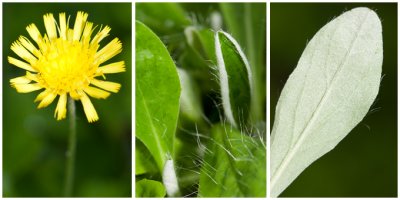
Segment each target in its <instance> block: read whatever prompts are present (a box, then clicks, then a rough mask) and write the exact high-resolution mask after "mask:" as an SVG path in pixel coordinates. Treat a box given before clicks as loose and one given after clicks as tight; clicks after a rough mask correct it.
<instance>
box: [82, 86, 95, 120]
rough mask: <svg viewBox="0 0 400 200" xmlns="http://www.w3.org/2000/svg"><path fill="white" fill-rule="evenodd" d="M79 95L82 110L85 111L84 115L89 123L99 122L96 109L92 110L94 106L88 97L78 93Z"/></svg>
mask: <svg viewBox="0 0 400 200" xmlns="http://www.w3.org/2000/svg"><path fill="white" fill-rule="evenodd" d="M80 95H81V102H82V105H83V110H84V111H85V115H86V118H87V120H88V121H89V123H92V122H95V121H97V120H99V116H98V115H97V112H96V109H94V106H93V104H92V102H91V101H90V99H89V97H88V96H87V95H86V94H85V93H84V92H80Z"/></svg>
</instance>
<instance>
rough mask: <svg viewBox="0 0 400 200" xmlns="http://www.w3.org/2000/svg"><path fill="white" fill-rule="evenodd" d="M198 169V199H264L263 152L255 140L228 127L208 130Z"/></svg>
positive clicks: (261, 146) (256, 139)
mask: <svg viewBox="0 0 400 200" xmlns="http://www.w3.org/2000/svg"><path fill="white" fill-rule="evenodd" d="M211 135H212V138H211V139H210V141H209V142H208V145H207V149H206V152H205V156H204V161H203V164H202V167H201V173H200V183H199V193H198V196H199V197H265V195H266V149H265V146H264V144H263V143H262V142H261V141H262V140H261V139H260V138H258V137H255V138H253V137H250V136H247V135H245V134H242V133H241V132H239V131H238V130H236V129H234V128H232V127H231V126H230V125H227V126H224V125H215V126H214V127H213V129H212V130H211Z"/></svg>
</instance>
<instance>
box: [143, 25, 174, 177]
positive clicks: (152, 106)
mask: <svg viewBox="0 0 400 200" xmlns="http://www.w3.org/2000/svg"><path fill="white" fill-rule="evenodd" d="M179 96H180V84H179V78H178V72H177V70H176V67H175V64H174V62H173V61H172V59H171V57H170V55H169V53H168V51H167V49H166V48H165V46H164V45H163V43H162V42H161V40H160V39H159V38H158V37H157V36H156V35H155V34H154V33H153V32H152V31H151V30H150V29H149V28H147V27H146V26H145V25H144V24H142V23H140V22H136V132H135V134H136V137H137V138H139V139H140V141H142V142H143V144H144V145H145V146H146V147H147V149H148V150H149V151H150V153H151V155H152V156H153V157H154V160H155V161H156V163H157V166H158V169H159V170H160V172H162V171H163V168H164V165H165V162H166V160H167V159H168V158H169V157H170V156H171V155H173V142H174V136H175V130H176V125H177V119H178V114H179Z"/></svg>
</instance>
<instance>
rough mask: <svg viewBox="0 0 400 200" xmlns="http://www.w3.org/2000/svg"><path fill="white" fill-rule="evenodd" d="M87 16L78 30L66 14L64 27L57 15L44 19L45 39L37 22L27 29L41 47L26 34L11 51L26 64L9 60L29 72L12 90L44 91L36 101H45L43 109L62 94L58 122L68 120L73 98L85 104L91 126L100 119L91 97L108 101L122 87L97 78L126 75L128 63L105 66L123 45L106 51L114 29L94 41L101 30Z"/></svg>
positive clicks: (82, 16) (79, 15) (113, 45)
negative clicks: (104, 43)
mask: <svg viewBox="0 0 400 200" xmlns="http://www.w3.org/2000/svg"><path fill="white" fill-rule="evenodd" d="M87 18H88V14H87V13H84V12H78V13H77V16H76V20H75V24H74V27H73V28H70V27H69V18H68V21H67V20H66V17H65V13H60V16H59V24H57V21H56V20H55V19H54V17H53V14H51V13H49V14H46V15H44V16H43V19H44V25H45V28H46V32H47V35H46V34H44V35H43V36H42V35H41V34H40V32H39V30H38V28H37V27H36V26H35V24H30V25H29V26H27V27H26V30H27V31H28V33H29V35H30V37H31V38H32V39H33V41H35V43H36V44H37V45H34V44H32V43H31V42H30V41H29V39H28V38H26V37H24V36H20V37H19V39H18V40H17V41H15V42H14V43H13V44H12V45H11V50H12V51H14V52H15V53H16V54H17V55H18V56H19V57H20V58H22V60H19V59H16V58H13V57H8V62H9V63H11V64H13V65H15V66H17V67H20V68H22V69H25V70H27V71H26V75H25V76H20V77H17V78H13V79H11V80H10V83H11V86H12V87H15V89H16V90H17V91H18V92H20V93H28V92H32V91H36V90H41V89H44V90H43V91H42V92H41V93H40V94H39V95H38V96H37V98H36V99H35V102H37V101H40V103H39V105H38V108H43V107H46V106H48V105H49V104H51V103H52V102H53V101H54V99H55V98H56V97H57V96H60V98H59V99H58V103H57V107H56V110H55V113H54V117H56V116H57V120H61V119H63V118H65V117H66V114H67V109H66V104H67V97H68V95H69V96H70V97H71V98H72V99H74V100H80V101H81V102H82V105H83V109H84V111H85V114H86V117H87V119H88V121H89V122H94V121H97V120H98V119H99V117H98V115H97V112H96V110H95V108H94V107H93V104H92V102H91V101H90V99H89V97H88V95H89V96H91V97H94V98H102V99H105V98H107V97H108V96H109V95H110V92H115V93H116V92H118V90H119V89H120V87H121V85H120V84H119V83H114V82H109V81H103V80H99V79H97V78H98V77H102V78H103V79H105V75H104V74H111V73H119V72H124V71H125V64H124V61H120V62H114V63H110V64H106V65H102V64H103V63H104V62H106V61H107V60H109V59H110V58H112V57H114V56H115V55H117V54H118V53H120V52H121V51H122V44H121V42H120V41H119V39H118V38H115V39H113V40H112V41H111V42H110V43H108V44H107V45H106V46H104V47H102V48H100V44H99V43H100V41H101V40H103V39H104V38H105V37H107V36H108V33H109V32H110V30H111V28H110V27H108V26H105V27H104V28H100V29H99V30H98V32H97V34H95V35H94V37H92V33H93V32H94V31H95V29H96V27H93V23H92V22H88V21H87ZM100 65H102V66H100ZM95 86H96V87H95Z"/></svg>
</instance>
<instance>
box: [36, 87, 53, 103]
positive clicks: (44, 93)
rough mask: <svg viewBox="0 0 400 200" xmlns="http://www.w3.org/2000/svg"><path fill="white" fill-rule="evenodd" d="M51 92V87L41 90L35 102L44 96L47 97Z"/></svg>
mask: <svg viewBox="0 0 400 200" xmlns="http://www.w3.org/2000/svg"><path fill="white" fill-rule="evenodd" d="M49 92H50V90H49V89H47V90H45V91H43V92H41V93H40V94H39V95H37V97H36V99H35V101H34V102H38V101H41V100H43V99H44V97H46V96H47V94H49Z"/></svg>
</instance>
